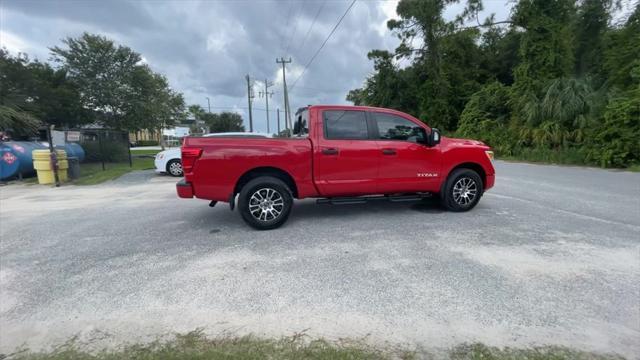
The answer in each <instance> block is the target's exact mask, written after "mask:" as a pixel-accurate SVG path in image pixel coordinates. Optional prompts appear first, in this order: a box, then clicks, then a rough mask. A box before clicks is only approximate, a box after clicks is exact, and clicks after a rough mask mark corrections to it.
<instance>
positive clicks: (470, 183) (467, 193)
mask: <svg viewBox="0 0 640 360" xmlns="http://www.w3.org/2000/svg"><path fill="white" fill-rule="evenodd" d="M476 196H478V185H477V184H476V182H475V180H473V179H472V178H469V177H463V178H460V179H459V180H458V181H457V182H456V184H455V185H453V201H455V202H456V204H458V205H460V206H468V205H469V204H471V203H472V202H473V201H474V200H475V199H476Z"/></svg>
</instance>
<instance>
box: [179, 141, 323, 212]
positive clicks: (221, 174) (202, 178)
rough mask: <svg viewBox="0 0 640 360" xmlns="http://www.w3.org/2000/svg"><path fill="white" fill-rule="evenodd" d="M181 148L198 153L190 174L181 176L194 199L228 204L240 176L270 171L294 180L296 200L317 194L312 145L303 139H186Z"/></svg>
mask: <svg viewBox="0 0 640 360" xmlns="http://www.w3.org/2000/svg"><path fill="white" fill-rule="evenodd" d="M183 147H194V148H200V149H202V154H201V155H200V157H199V158H198V160H197V161H196V162H195V164H194V168H193V171H192V172H191V174H188V173H186V174H185V180H186V181H188V182H189V183H191V186H192V189H193V194H194V196H195V197H197V198H201V199H207V200H216V201H229V198H230V197H231V196H232V194H233V192H234V187H235V185H236V184H237V183H238V181H239V180H240V179H241V177H242V176H243V175H246V174H247V173H248V171H250V170H252V169H253V170H255V169H256V168H259V169H268V168H270V167H273V168H277V169H283V170H285V171H286V172H288V173H289V174H291V176H292V177H293V178H294V179H296V181H295V183H296V189H295V190H294V193H295V194H294V195H295V196H296V197H300V198H301V197H308V196H314V195H316V193H317V191H316V189H315V187H314V185H313V179H312V145H311V141H310V140H309V139H307V138H237V137H229V138H225V137H187V138H185V141H184V144H183Z"/></svg>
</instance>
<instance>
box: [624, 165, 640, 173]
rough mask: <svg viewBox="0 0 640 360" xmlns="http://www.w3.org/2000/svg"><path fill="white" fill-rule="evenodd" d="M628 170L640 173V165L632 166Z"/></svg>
mask: <svg viewBox="0 0 640 360" xmlns="http://www.w3.org/2000/svg"><path fill="white" fill-rule="evenodd" d="M627 170H629V171H633V172H640V164H637V165H631V166H629V167H628V168H627Z"/></svg>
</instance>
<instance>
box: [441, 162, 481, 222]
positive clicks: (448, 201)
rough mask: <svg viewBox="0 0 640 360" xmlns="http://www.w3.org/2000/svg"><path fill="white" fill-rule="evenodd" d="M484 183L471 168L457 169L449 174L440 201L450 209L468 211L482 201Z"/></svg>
mask: <svg viewBox="0 0 640 360" xmlns="http://www.w3.org/2000/svg"><path fill="white" fill-rule="evenodd" d="M483 190H484V185H483V183H482V178H480V175H478V173H477V172H475V171H473V170H471V169H457V170H455V171H453V172H452V173H451V175H449V177H448V178H447V181H446V182H445V184H444V187H443V189H442V192H441V193H440V202H441V203H442V205H443V206H444V207H445V208H446V209H448V210H450V211H456V212H461V211H468V210H471V209H473V208H474V207H475V206H476V205H477V204H478V201H480V198H481V197H482V193H483Z"/></svg>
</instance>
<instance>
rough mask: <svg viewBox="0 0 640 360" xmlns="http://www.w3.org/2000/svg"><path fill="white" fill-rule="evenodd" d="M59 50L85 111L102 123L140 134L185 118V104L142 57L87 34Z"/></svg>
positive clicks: (56, 52) (67, 41) (56, 51)
mask: <svg viewBox="0 0 640 360" xmlns="http://www.w3.org/2000/svg"><path fill="white" fill-rule="evenodd" d="M63 43H64V44H65V45H66V47H65V48H61V47H57V46H55V47H53V48H51V53H52V55H53V59H54V60H55V61H56V62H57V63H58V64H60V68H61V69H63V70H65V71H66V72H67V73H68V75H69V77H70V78H71V80H72V81H73V82H74V83H75V84H76V85H77V86H78V88H79V89H80V101H81V103H82V105H83V107H84V108H85V109H88V110H91V111H93V112H95V113H96V114H97V120H98V122H100V123H101V124H103V125H105V126H107V127H111V128H114V129H122V130H129V131H135V130H140V129H160V128H162V127H166V126H173V124H174V123H175V122H176V121H178V120H179V119H180V118H183V117H184V116H185V111H184V106H185V105H184V99H183V98H182V95H180V94H178V93H176V92H175V91H173V90H172V89H171V88H170V87H169V84H168V82H167V79H166V78H165V77H164V76H162V75H159V74H156V73H154V72H153V71H151V69H150V68H149V67H148V66H147V65H146V64H144V63H143V62H142V58H141V56H140V54H138V53H136V52H135V51H133V50H132V49H130V48H128V47H126V46H122V45H116V44H115V43H114V42H113V41H111V40H109V39H107V38H106V37H103V36H99V35H91V34H87V33H84V34H83V35H82V36H80V37H79V38H77V39H74V38H67V39H65V40H63Z"/></svg>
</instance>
